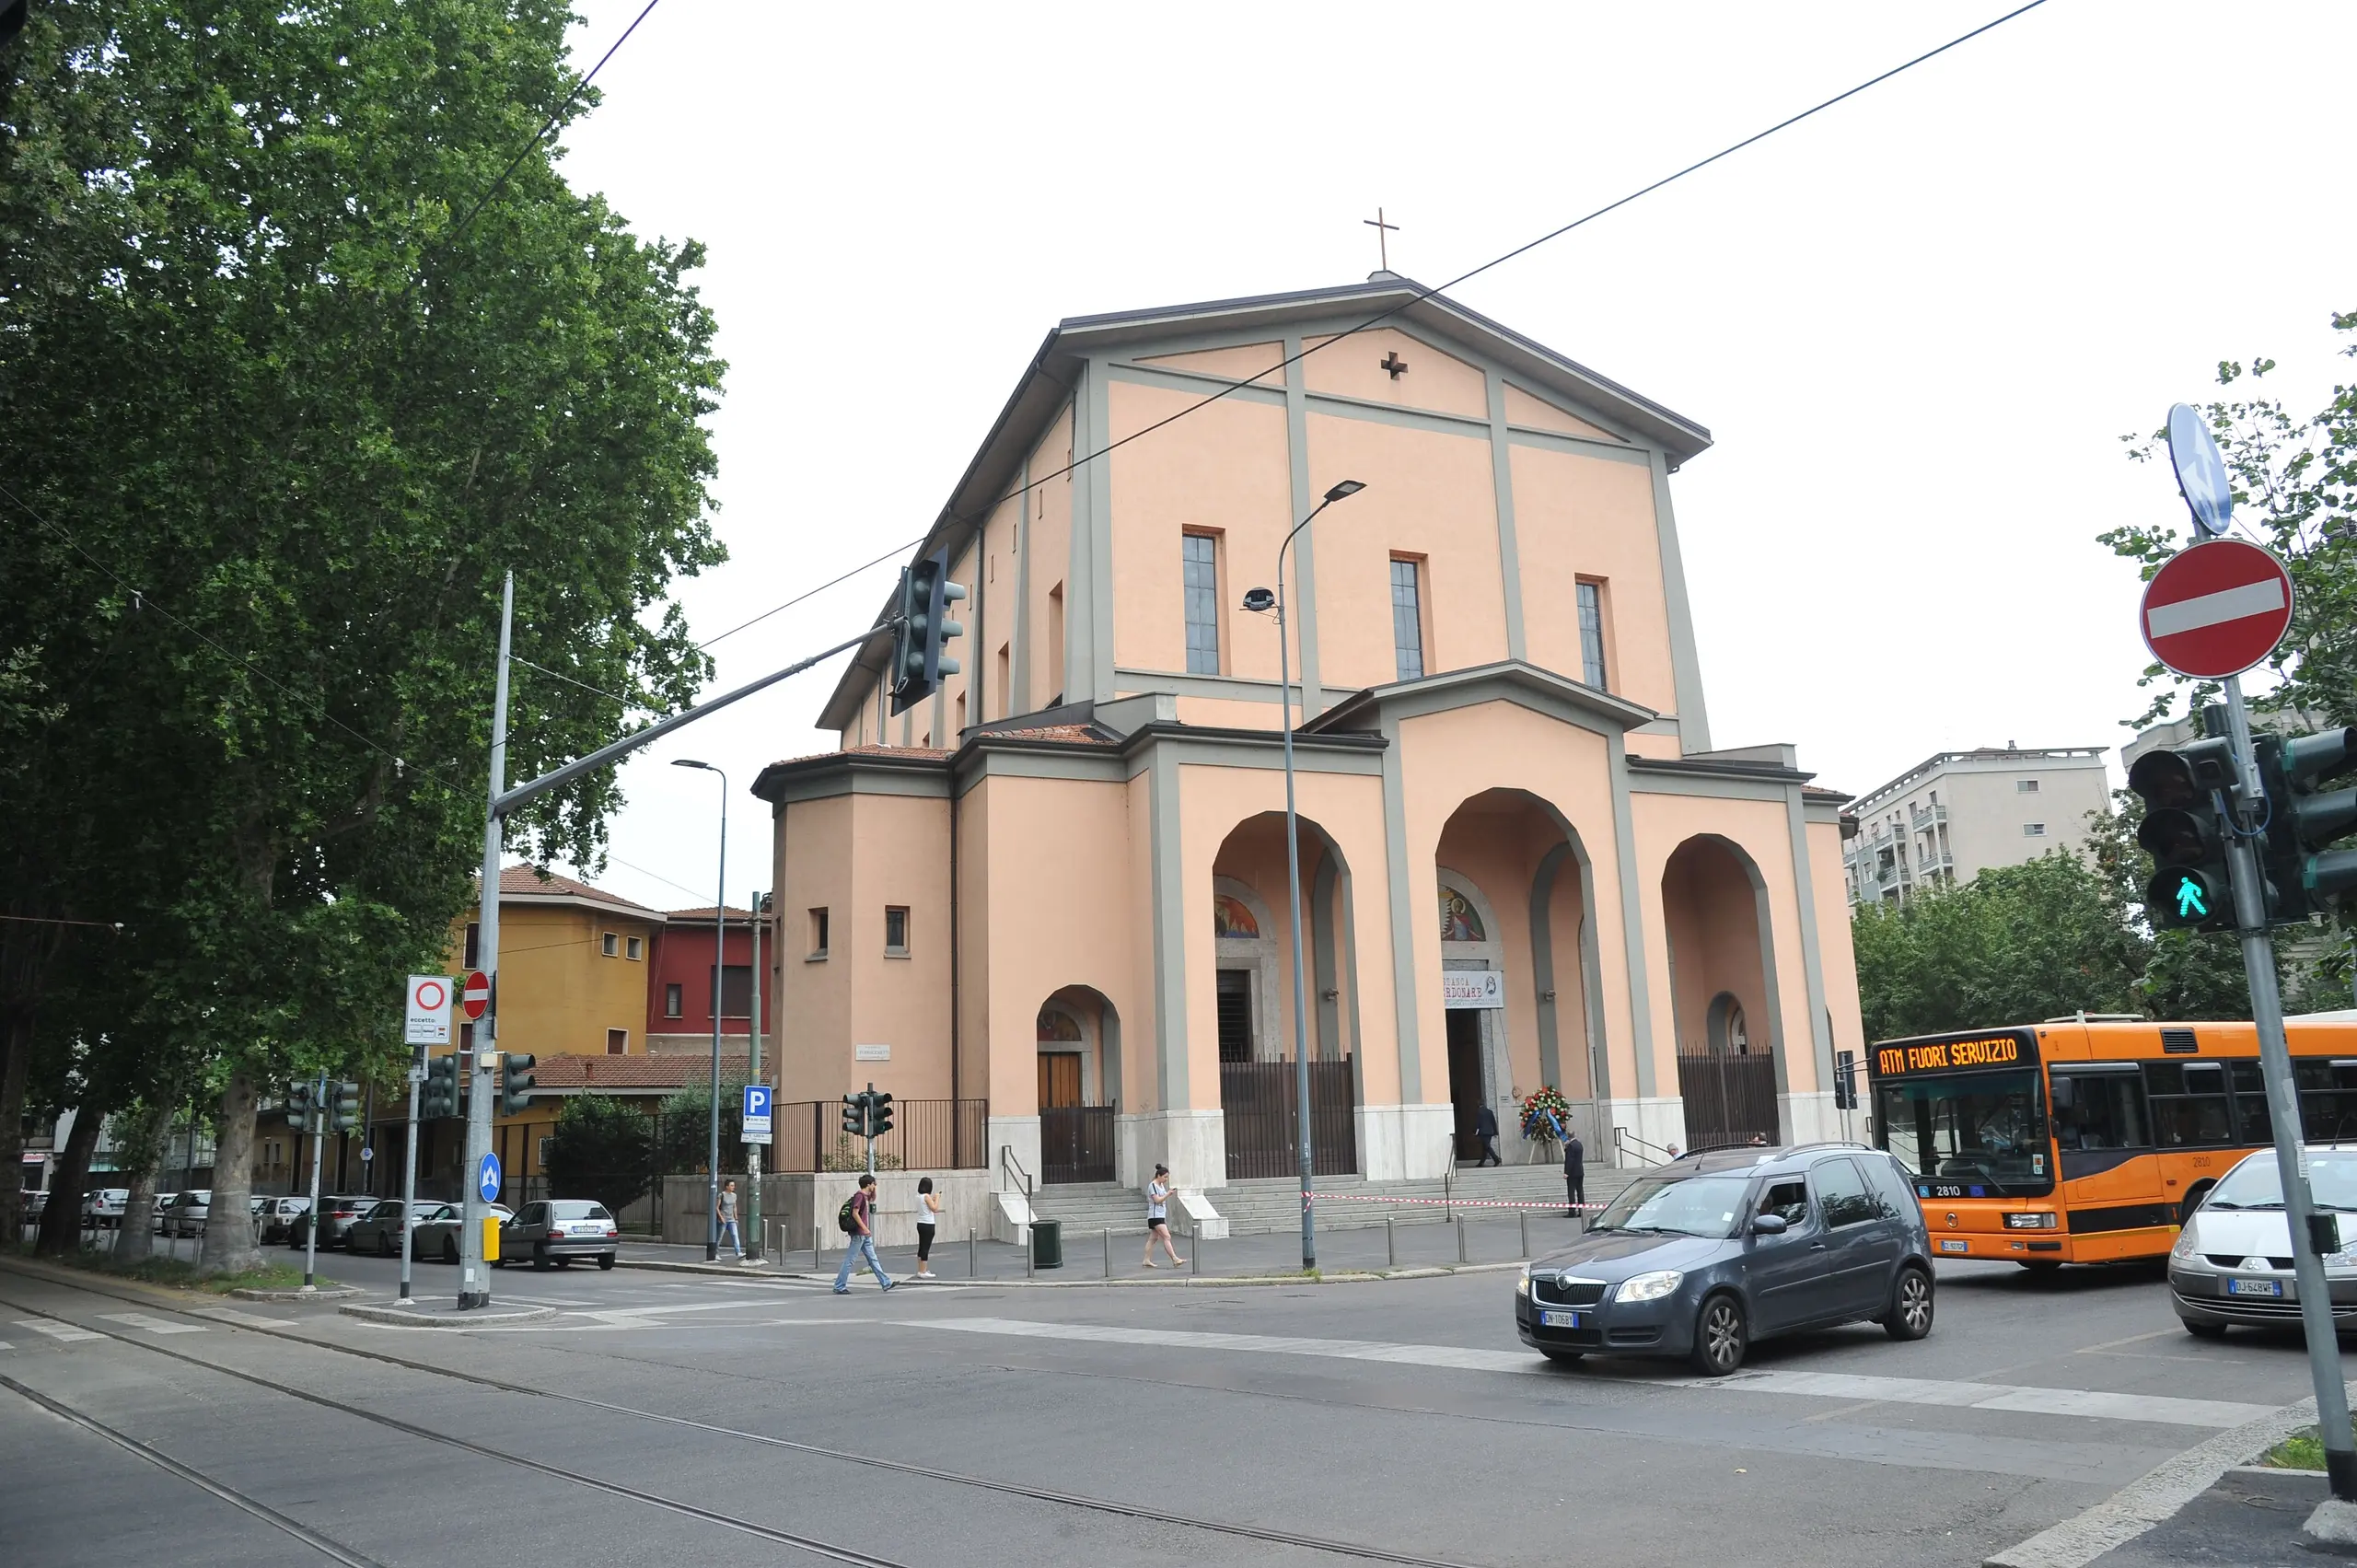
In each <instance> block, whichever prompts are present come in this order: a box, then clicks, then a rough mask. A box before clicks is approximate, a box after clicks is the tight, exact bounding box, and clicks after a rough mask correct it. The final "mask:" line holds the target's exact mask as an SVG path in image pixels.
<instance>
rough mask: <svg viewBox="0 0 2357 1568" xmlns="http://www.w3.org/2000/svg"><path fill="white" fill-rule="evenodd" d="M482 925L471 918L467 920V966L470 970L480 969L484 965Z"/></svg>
mask: <svg viewBox="0 0 2357 1568" xmlns="http://www.w3.org/2000/svg"><path fill="white" fill-rule="evenodd" d="M465 967H466V968H468V969H470V970H471V969H479V968H481V967H482V926H480V925H478V924H476V923H474V922H473V921H471V920H470V921H469V922H467V961H466V965H465Z"/></svg>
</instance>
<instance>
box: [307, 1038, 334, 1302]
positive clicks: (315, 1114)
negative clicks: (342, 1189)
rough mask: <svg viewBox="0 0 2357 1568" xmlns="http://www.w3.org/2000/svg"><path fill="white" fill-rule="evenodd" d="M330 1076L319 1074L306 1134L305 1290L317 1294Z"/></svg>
mask: <svg viewBox="0 0 2357 1568" xmlns="http://www.w3.org/2000/svg"><path fill="white" fill-rule="evenodd" d="M327 1094H328V1075H327V1074H325V1073H322V1074H319V1088H318V1090H317V1092H316V1093H314V1094H313V1095H312V1097H311V1114H310V1115H309V1116H308V1117H306V1118H305V1119H304V1121H305V1126H304V1128H303V1131H305V1132H308V1133H310V1134H311V1223H310V1224H309V1225H306V1226H305V1227H304V1228H303V1288H304V1289H305V1290H316V1289H318V1288H319V1287H318V1285H317V1284H316V1283H314V1282H313V1275H314V1274H315V1273H316V1272H317V1271H318V1268H319V1145H321V1144H325V1143H326V1142H327V1141H328V1139H327V1132H328V1113H327V1110H326V1109H325V1108H326V1105H327Z"/></svg>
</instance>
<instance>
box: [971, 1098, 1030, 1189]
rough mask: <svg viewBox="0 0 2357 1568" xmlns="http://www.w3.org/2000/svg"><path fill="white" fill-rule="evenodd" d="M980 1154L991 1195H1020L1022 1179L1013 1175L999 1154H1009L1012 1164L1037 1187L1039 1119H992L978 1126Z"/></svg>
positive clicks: (1019, 1117) (996, 1117) (1023, 1117)
mask: <svg viewBox="0 0 2357 1568" xmlns="http://www.w3.org/2000/svg"><path fill="white" fill-rule="evenodd" d="M982 1134H983V1136H982V1144H983V1148H982V1153H983V1155H984V1157H985V1158H986V1159H987V1160H988V1161H989V1164H990V1179H991V1191H993V1192H1002V1191H1008V1190H1009V1189H1012V1190H1013V1191H1017V1192H1020V1191H1023V1179H1022V1178H1021V1177H1020V1176H1017V1175H1015V1174H1013V1173H1012V1172H1011V1171H1010V1170H1009V1169H1008V1167H1007V1164H1006V1161H1005V1160H1004V1159H1002V1158H1001V1157H1000V1151H1002V1150H1013V1151H1014V1154H1015V1158H1016V1161H1017V1162H1018V1163H1019V1164H1020V1165H1021V1167H1022V1168H1023V1169H1024V1170H1027V1171H1028V1172H1030V1174H1031V1185H1032V1186H1033V1187H1034V1188H1035V1189H1036V1188H1037V1187H1038V1186H1039V1118H1038V1117H1036V1116H993V1117H991V1118H990V1119H989V1120H988V1121H985V1122H984V1123H983V1125H982Z"/></svg>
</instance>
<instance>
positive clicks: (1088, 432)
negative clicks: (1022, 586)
mask: <svg viewBox="0 0 2357 1568" xmlns="http://www.w3.org/2000/svg"><path fill="white" fill-rule="evenodd" d="M1096 381H1097V366H1095V365H1093V364H1090V365H1084V366H1081V368H1080V373H1079V381H1078V383H1077V384H1076V385H1075V386H1074V389H1073V401H1072V449H1073V456H1074V459H1079V458H1080V457H1081V456H1082V455H1083V454H1084V453H1088V452H1093V451H1096V450H1097V447H1098V446H1099V445H1101V443H1100V442H1099V441H1098V440H1097V420H1096V413H1097V396H1096V388H1095V385H1094V383H1095V382H1096ZM1105 462H1106V459H1103V458H1098V459H1096V460H1095V461H1093V462H1088V463H1084V464H1082V466H1081V468H1080V470H1079V471H1078V472H1076V473H1074V475H1073V476H1072V519H1071V525H1072V526H1071V537H1070V539H1068V540H1066V541H1065V546H1066V550H1065V554H1066V559H1065V563H1064V689H1063V692H1062V697H1063V700H1064V701H1065V702H1067V703H1076V702H1079V701H1081V700H1082V699H1084V698H1086V697H1087V696H1089V695H1090V694H1091V693H1090V692H1089V691H1087V689H1086V684H1085V683H1086V681H1087V680H1088V679H1089V673H1090V672H1091V671H1092V670H1094V669H1095V668H1097V648H1096V644H1095V641H1094V639H1093V638H1092V636H1091V633H1092V632H1093V630H1094V628H1093V627H1092V626H1091V625H1090V620H1091V618H1092V617H1093V616H1094V615H1095V614H1096V612H1097V593H1096V587H1095V581H1094V574H1095V567H1094V566H1093V564H1092V563H1091V555H1092V553H1093V547H1094V545H1095V544H1096V542H1097V527H1096V518H1095V516H1094V514H1095V512H1096V505H1095V503H1096V498H1097V487H1096V485H1095V484H1094V483H1093V481H1094V480H1095V478H1096V476H1097V470H1099V469H1101V468H1102V467H1103V466H1104V465H1105ZM1049 695H1050V696H1051V697H1053V696H1055V695H1056V693H1054V692H1050V693H1049Z"/></svg>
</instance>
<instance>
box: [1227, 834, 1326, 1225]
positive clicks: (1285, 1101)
mask: <svg viewBox="0 0 2357 1568" xmlns="http://www.w3.org/2000/svg"><path fill="white" fill-rule="evenodd" d="M1299 829H1300V848H1301V858H1300V864H1299V875H1300V877H1301V899H1302V917H1303V918H1302V932H1301V938H1302V939H1301V958H1302V963H1303V966H1304V968H1305V969H1306V970H1307V971H1308V973H1307V976H1306V980H1307V986H1306V992H1305V993H1304V994H1303V996H1302V997H1301V999H1300V1000H1301V1005H1302V1006H1303V1008H1304V1009H1305V1013H1304V1015H1303V1016H1304V1021H1305V1024H1306V1046H1307V1055H1308V1057H1309V1120H1310V1150H1311V1159H1312V1168H1313V1170H1314V1171H1315V1172H1316V1173H1317V1174H1318V1175H1321V1176H1343V1175H1349V1174H1352V1173H1353V1172H1355V1171H1356V1170H1357V1169H1358V1117H1357V1107H1358V1089H1357V1067H1356V1062H1355V1053H1354V1051H1353V1050H1352V1047H1351V1041H1352V1040H1353V1039H1354V1038H1355V1036H1356V1034H1357V1032H1358V1008H1357V1001H1356V998H1357V956H1356V951H1355V947H1354V944H1353V941H1352V936H1351V918H1350V908H1351V875H1350V866H1349V865H1348V863H1347V862H1345V861H1344V859H1343V858H1342V854H1341V848H1340V846H1338V845H1337V844H1336V843H1335V842H1334V841H1333V839H1332V838H1331V836H1330V835H1329V834H1328V833H1327V832H1326V830H1324V829H1323V828H1322V827H1320V826H1319V825H1318V823H1317V822H1316V821H1315V820H1314V819H1310V818H1306V817H1304V818H1301V819H1299ZM1212 871H1213V876H1212V920H1213V933H1212V935H1213V964H1214V969H1215V973H1214V975H1213V981H1214V987H1215V997H1216V1005H1217V1009H1218V1011H1217V1027H1218V1042H1219V1082H1220V1111H1221V1120H1222V1122H1223V1131H1224V1135H1225V1142H1226V1151H1227V1179H1229V1180H1230V1181H1243V1180H1249V1179H1254V1178H1276V1177H1291V1176H1293V1175H1295V1173H1296V1172H1297V1170H1298V1169H1299V1162H1300V1142H1299V1140H1300V1135H1301V1133H1300V1118H1299V1109H1298V1108H1299V1106H1300V1092H1301V1091H1300V1078H1299V1074H1297V1072H1296V1071H1295V1064H1294V1032H1295V993H1294V972H1293V970H1294V940H1293V930H1292V926H1291V924H1290V919H1291V912H1292V888H1291V886H1290V883H1289V881H1288V877H1287V874H1286V868H1285V819H1284V817H1283V813H1281V812H1274V811H1268V812H1262V813H1260V814H1259V815H1257V816H1253V817H1248V818H1246V819H1244V820H1243V821H1241V822H1239V823H1237V825H1236V826H1235V827H1234V828H1233V829H1231V830H1229V831H1228V834H1227V837H1226V838H1225V840H1223V841H1222V842H1221V844H1220V849H1219V854H1218V855H1217V856H1216V857H1215V858H1214V859H1213V865H1212Z"/></svg>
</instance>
